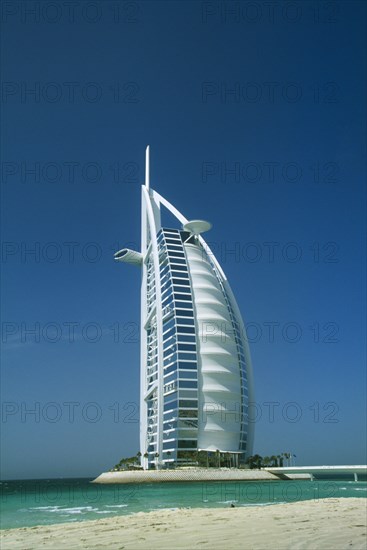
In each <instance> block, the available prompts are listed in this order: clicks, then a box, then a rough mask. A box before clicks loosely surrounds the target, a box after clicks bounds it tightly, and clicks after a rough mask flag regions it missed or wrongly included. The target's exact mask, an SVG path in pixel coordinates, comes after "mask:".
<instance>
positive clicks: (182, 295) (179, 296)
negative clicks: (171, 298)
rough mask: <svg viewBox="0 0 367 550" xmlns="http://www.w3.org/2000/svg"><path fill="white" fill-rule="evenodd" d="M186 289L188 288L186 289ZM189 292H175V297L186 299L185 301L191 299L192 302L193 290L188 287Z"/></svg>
mask: <svg viewBox="0 0 367 550" xmlns="http://www.w3.org/2000/svg"><path fill="white" fill-rule="evenodd" d="M184 290H186V289H184ZM187 291H188V293H187V294H180V293H178V292H175V299H176V300H184V301H186V302H187V301H190V302H192V298H191V292H190V291H189V289H187Z"/></svg>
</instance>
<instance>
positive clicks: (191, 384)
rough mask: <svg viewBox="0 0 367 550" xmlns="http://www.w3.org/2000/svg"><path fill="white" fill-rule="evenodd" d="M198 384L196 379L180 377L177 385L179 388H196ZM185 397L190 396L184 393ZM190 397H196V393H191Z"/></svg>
mask: <svg viewBox="0 0 367 550" xmlns="http://www.w3.org/2000/svg"><path fill="white" fill-rule="evenodd" d="M197 386H198V383H197V381H196V380H181V378H180V381H179V387H180V389H181V388H188V389H190V388H197ZM185 397H190V396H189V395H185ZM191 397H193V398H194V399H195V397H197V395H192V396H191Z"/></svg>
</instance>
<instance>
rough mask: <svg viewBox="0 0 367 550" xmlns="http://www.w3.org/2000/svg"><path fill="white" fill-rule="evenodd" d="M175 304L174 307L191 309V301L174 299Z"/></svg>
mask: <svg viewBox="0 0 367 550" xmlns="http://www.w3.org/2000/svg"><path fill="white" fill-rule="evenodd" d="M175 306H176V308H178V307H183V308H185V309H192V301H191V300H190V301H187V302H180V301H177V300H175Z"/></svg>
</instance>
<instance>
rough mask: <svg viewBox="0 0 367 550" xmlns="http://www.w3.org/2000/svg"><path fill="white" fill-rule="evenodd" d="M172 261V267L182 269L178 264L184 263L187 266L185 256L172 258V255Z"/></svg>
mask: <svg viewBox="0 0 367 550" xmlns="http://www.w3.org/2000/svg"><path fill="white" fill-rule="evenodd" d="M170 263H171V266H172V269H181V267H180V266H179V265H176V264H182V265H185V266H186V260H185V259H183V258H172V257H171V256H170Z"/></svg>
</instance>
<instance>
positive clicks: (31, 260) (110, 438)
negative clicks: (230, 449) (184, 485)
mask: <svg viewBox="0 0 367 550" xmlns="http://www.w3.org/2000/svg"><path fill="white" fill-rule="evenodd" d="M71 4H72V3H70V4H68V3H65V2H61V1H60V2H55V1H53V2H48V1H47V0H45V1H43V2H33V1H32V0H31V1H28V2H22V1H17V2H11V3H10V2H4V3H3V6H2V14H1V15H2V26H3V31H2V41H3V42H2V46H3V47H2V67H3V68H2V78H3V85H2V112H3V116H2V122H3V126H2V128H3V129H2V161H3V163H2V198H3V201H2V235H3V237H2V238H3V245H2V272H3V277H2V282H3V285H2V287H3V290H2V306H1V308H2V309H1V313H2V325H1V327H2V348H3V351H2V364H1V368H2V400H3V408H2V437H3V445H2V461H1V466H2V470H1V475H2V477H4V478H13V479H14V478H22V477H23V478H38V477H61V476H70V477H73V476H94V475H97V474H99V473H100V472H101V471H104V470H106V469H108V468H110V467H111V466H113V465H114V464H115V463H116V462H117V461H118V460H119V459H120V458H121V457H122V456H130V455H132V454H135V453H136V452H137V451H138V432H139V429H138V428H139V425H138V405H137V404H138V402H139V343H138V340H139V299H140V273H139V270H138V269H137V268H135V267H133V266H129V265H123V264H115V263H114V261H113V252H114V251H116V250H118V249H119V248H122V247H123V246H124V245H130V246H132V247H133V246H138V243H139V239H140V184H141V183H142V182H143V179H144V150H145V146H146V145H147V144H150V145H151V185H152V187H154V188H156V189H157V190H158V191H159V193H161V194H162V195H163V196H164V197H166V198H167V199H168V200H169V201H170V202H172V203H173V204H174V205H175V206H176V207H177V208H178V209H179V210H181V211H182V212H183V214H184V215H185V216H186V217H188V218H192V219H193V218H203V219H208V220H209V221H211V222H212V224H213V229H212V230H211V232H210V233H207V240H208V241H209V242H210V243H211V245H212V248H213V250H214V251H215V252H216V253H217V257H218V260H219V262H220V263H221V264H222V266H223V269H224V271H225V272H226V274H227V276H228V279H229V281H230V283H231V286H232V289H233V291H234V293H235V295H236V297H237V300H238V303H239V306H240V309H241V311H242V314H243V316H244V319H245V322H246V324H247V326H248V332H249V339H250V342H251V353H252V359H253V367H254V376H255V390H256V404H255V405H254V406H253V409H252V410H253V420H254V421H255V422H256V435H255V451H256V452H257V453H259V454H262V455H269V454H278V453H280V452H283V451H290V452H292V453H294V454H295V455H296V456H297V458H296V461H297V463H298V464H302V465H307V464H358V463H365V462H366V457H365V449H366V439H365V433H366V425H365V417H366V414H365V413H366V370H365V271H364V256H365V241H364V234H365V221H366V210H365V204H366V203H365V179H366V172H365V164H364V153H365V138H366V132H365V130H366V124H365V121H366V110H365V97H366V86H365V84H366V81H365V76H366V73H365V61H366V59H365V57H366V54H365V52H366V40H365V39H366V34H365V33H366V31H365V16H366V4H365V3H364V2H353V1H352V2H313V1H307V2H282V1H280V0H275V1H274V2H273V3H271V6H269V3H268V2H263V1H261V0H260V1H255V2H220V1H219V2H216V1H212V2H199V1H198V2H173V1H170V2H157V1H149V2H144V1H143V2H135V1H133V2H118V1H116V0H115V1H114V2H109V1H105V2H79V3H74V4H73V5H72V6H74V7H72V6H71ZM33 8H34V10H33V11H32V9H33ZM32 330H33V332H32ZM32 411H33V413H32Z"/></svg>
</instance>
